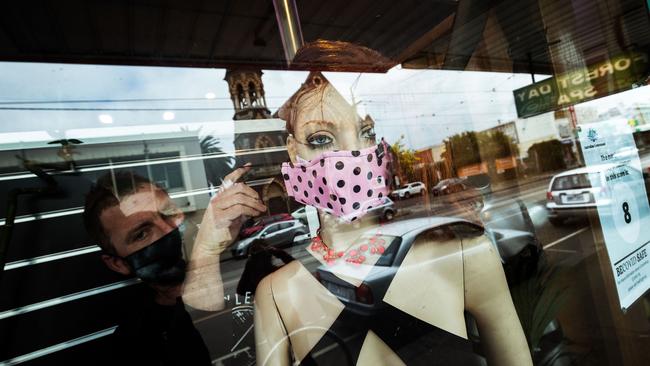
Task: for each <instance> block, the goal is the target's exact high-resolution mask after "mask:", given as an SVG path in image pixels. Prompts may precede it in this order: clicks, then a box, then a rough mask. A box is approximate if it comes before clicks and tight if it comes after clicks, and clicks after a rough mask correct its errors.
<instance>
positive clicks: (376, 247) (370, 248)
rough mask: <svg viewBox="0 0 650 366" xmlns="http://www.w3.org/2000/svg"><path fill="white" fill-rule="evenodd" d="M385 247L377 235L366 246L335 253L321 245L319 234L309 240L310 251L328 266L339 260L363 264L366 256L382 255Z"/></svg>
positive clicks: (384, 243)
mask: <svg viewBox="0 0 650 366" xmlns="http://www.w3.org/2000/svg"><path fill="white" fill-rule="evenodd" d="M385 245H386V241H385V240H384V239H382V238H381V237H380V236H379V235H375V236H373V237H371V238H370V239H369V240H368V243H367V244H361V245H359V246H358V247H357V248H356V249H353V248H349V249H348V250H346V251H342V250H340V251H335V250H334V249H330V248H329V247H328V246H327V245H326V244H325V243H323V239H321V237H320V234H318V235H316V236H315V237H314V238H313V239H312V240H311V245H310V249H311V250H312V252H314V253H319V254H320V255H322V256H323V260H324V261H325V262H326V263H327V264H328V265H332V264H335V263H336V262H338V261H341V260H344V261H346V262H348V263H352V264H355V265H359V264H361V263H364V262H365V261H366V260H367V259H368V258H367V256H369V255H370V256H380V255H382V254H384V251H386V247H385Z"/></svg>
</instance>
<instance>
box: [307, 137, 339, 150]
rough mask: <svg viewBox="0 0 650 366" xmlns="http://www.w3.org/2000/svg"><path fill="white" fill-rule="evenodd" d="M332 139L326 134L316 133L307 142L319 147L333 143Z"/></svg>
mask: <svg viewBox="0 0 650 366" xmlns="http://www.w3.org/2000/svg"><path fill="white" fill-rule="evenodd" d="M332 141H334V140H333V139H332V138H331V137H329V136H327V135H324V134H315V135H312V136H309V137H308V138H307V143H309V144H310V145H313V146H318V147H321V146H324V145H328V144H331V143H332Z"/></svg>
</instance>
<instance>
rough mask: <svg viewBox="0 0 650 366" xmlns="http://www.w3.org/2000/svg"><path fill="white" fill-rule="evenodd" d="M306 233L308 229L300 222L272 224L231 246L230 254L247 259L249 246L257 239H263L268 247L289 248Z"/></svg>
mask: <svg viewBox="0 0 650 366" xmlns="http://www.w3.org/2000/svg"><path fill="white" fill-rule="evenodd" d="M308 232H309V229H308V228H307V226H305V225H304V224H303V223H302V222H301V221H300V220H289V221H280V222H274V223H272V224H269V225H268V226H267V227H265V228H264V229H262V230H260V231H259V232H257V233H255V234H253V235H251V236H250V237H248V238H246V239H243V240H240V241H238V242H236V243H235V244H233V246H232V249H231V253H232V256H233V257H235V258H244V257H247V256H248V252H249V250H250V247H251V244H252V243H253V241H255V240H257V239H264V240H265V241H266V244H267V245H269V246H274V247H285V246H291V245H293V243H294V241H296V238H298V237H300V236H302V235H305V234H306V233H308Z"/></svg>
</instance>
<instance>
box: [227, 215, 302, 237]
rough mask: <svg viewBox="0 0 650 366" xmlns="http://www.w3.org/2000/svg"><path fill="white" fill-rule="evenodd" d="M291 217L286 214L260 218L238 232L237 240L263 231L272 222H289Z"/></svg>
mask: <svg viewBox="0 0 650 366" xmlns="http://www.w3.org/2000/svg"><path fill="white" fill-rule="evenodd" d="M293 219H294V218H293V216H291V215H289V214H287V213H281V214H277V215H272V216H267V217H262V218H261V219H257V221H253V223H252V224H251V225H248V226H245V227H243V228H242V230H240V232H239V238H240V239H241V238H248V237H250V236H251V235H253V234H255V233H257V232H259V231H260V230H262V229H264V228H265V227H266V226H267V225H269V224H271V223H274V222H280V221H289V220H293Z"/></svg>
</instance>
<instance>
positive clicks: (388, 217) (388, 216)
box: [384, 210, 395, 221]
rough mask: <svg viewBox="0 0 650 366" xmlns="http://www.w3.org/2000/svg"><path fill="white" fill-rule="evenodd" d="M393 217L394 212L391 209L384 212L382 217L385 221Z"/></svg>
mask: <svg viewBox="0 0 650 366" xmlns="http://www.w3.org/2000/svg"><path fill="white" fill-rule="evenodd" d="M393 217H395V213H394V212H393V211H391V210H388V211H386V212H385V213H384V219H386V221H390V220H392V219H393Z"/></svg>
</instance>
